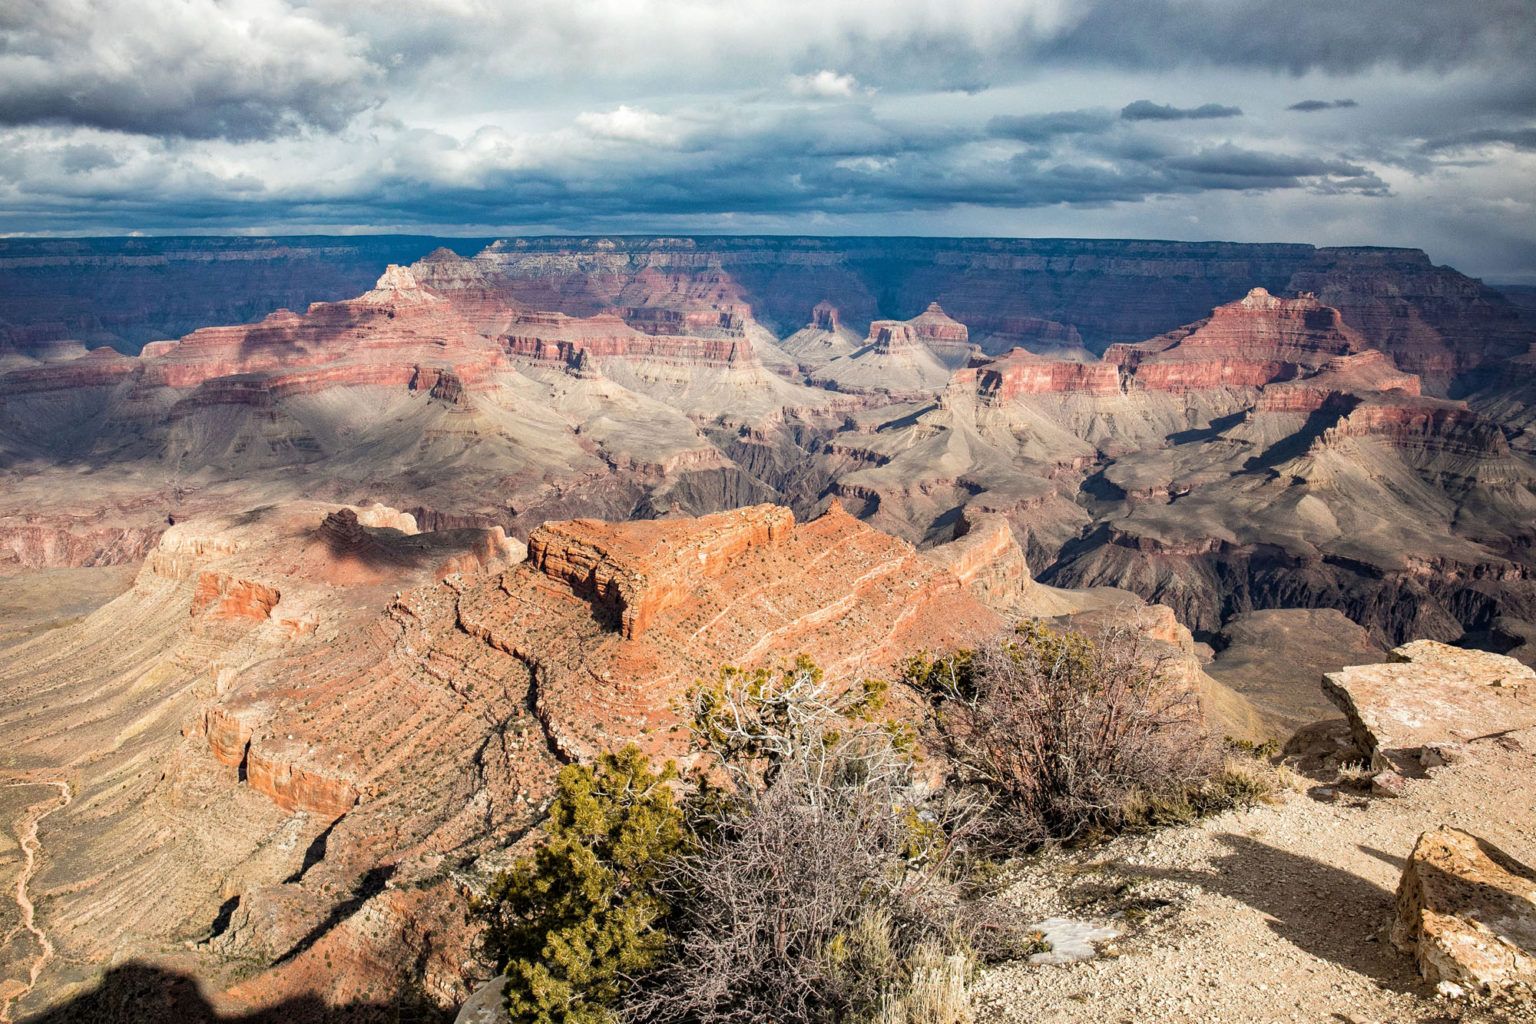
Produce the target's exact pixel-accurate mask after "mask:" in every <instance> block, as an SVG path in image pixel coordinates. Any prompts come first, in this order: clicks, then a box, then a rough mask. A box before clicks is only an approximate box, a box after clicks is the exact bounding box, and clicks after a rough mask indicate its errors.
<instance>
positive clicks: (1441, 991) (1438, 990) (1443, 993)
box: [1435, 981, 1467, 999]
mask: <svg viewBox="0 0 1536 1024" xmlns="http://www.w3.org/2000/svg"><path fill="white" fill-rule="evenodd" d="M1435 994H1436V995H1438V996H1440V998H1442V999H1465V998H1467V990H1466V989H1464V988H1462V987H1461V986H1460V985H1458V984H1456V983H1455V982H1454V981H1442V982H1441V983H1440V984H1438V985H1436V986H1435Z"/></svg>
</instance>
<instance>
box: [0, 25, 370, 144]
mask: <svg viewBox="0 0 1536 1024" xmlns="http://www.w3.org/2000/svg"><path fill="white" fill-rule="evenodd" d="M362 49H363V44H362V43H361V41H359V40H356V39H353V38H350V37H349V36H348V35H347V34H346V33H345V32H343V31H341V30H339V29H337V28H335V27H334V26H331V25H328V24H326V23H324V22H322V21H320V20H318V19H316V18H315V17H313V16H310V15H309V14H307V13H305V12H302V11H298V10H294V9H290V8H289V7H287V6H286V5H285V4H283V3H281V2H279V0H234V2H230V3H218V2H215V0H179V2H176V3H161V2H156V0H116V2H108V3H102V4H97V3H88V2H85V0H56V2H51V3H17V4H13V5H11V6H10V7H9V8H8V10H7V12H6V13H5V14H3V15H0V124H11V125H20V124H69V125H80V126H85V127H90V128H100V129H106V130H111V131H123V132H134V133H140V134H146V135H156V136H167V137H183V138H193V139H208V138H227V139H259V138H265V137H269V136H272V135H278V134H284V133H291V132H295V131H298V130H301V129H305V128H318V129H322V130H326V131H335V130H338V129H340V128H342V127H343V126H345V125H346V124H347V123H348V122H349V121H350V120H351V119H352V118H353V117H354V116H355V115H356V114H357V113H359V112H360V111H362V110H364V109H367V108H368V107H369V106H371V105H372V104H374V103H375V102H377V98H378V93H377V87H378V85H379V82H380V76H379V72H378V69H376V68H374V67H373V66H372V65H370V64H369V63H368V62H367V60H365V59H364V58H363V57H362V55H361V51H362Z"/></svg>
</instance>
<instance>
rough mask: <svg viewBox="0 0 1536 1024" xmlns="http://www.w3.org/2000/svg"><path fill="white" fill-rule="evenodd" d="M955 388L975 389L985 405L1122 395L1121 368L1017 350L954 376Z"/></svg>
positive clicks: (1106, 363) (1104, 363)
mask: <svg viewBox="0 0 1536 1024" xmlns="http://www.w3.org/2000/svg"><path fill="white" fill-rule="evenodd" d="M954 385H955V386H957V387H967V386H970V387H974V388H975V391H976V394H977V395H978V396H979V397H980V398H981V400H982V401H983V402H984V403H986V404H987V405H1000V404H1003V403H1006V402H1011V401H1013V400H1014V399H1016V398H1019V397H1021V396H1024V395H1096V396H1101V397H1102V396H1108V395H1118V394H1120V393H1121V390H1122V385H1121V381H1120V369H1119V367H1118V366H1116V365H1114V364H1113V363H1108V362H1092V363H1084V362H1076V361H1072V360H1066V359H1051V358H1049V357H1047V356H1038V355H1035V354H1034V353H1032V352H1030V351H1028V350H1026V349H1022V348H1016V349H1014V350H1013V351H1011V352H1009V353H1008V354H1007V355H1005V356H1002V357H1000V358H998V359H994V360H992V361H990V362H985V363H982V364H981V365H979V366H975V367H972V368H970V369H965V370H961V371H959V372H958V373H957V374H955V377H954Z"/></svg>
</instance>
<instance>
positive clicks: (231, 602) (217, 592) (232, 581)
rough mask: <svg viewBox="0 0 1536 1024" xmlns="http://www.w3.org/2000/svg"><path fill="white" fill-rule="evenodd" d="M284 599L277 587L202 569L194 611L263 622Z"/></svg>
mask: <svg viewBox="0 0 1536 1024" xmlns="http://www.w3.org/2000/svg"><path fill="white" fill-rule="evenodd" d="M280 600H282V594H281V593H279V592H278V590H277V588H276V587H269V586H266V585H265V584H261V583H257V582H255V581H254V580H243V579H237V578H235V577H233V576H229V575H227V574H225V573H221V572H200V573H198V574H197V587H196V589H194V590H193V591H192V609H191V611H192V614H193V615H194V616H204V617H207V618H211V619H231V620H240V619H245V620H249V621H251V622H264V621H266V620H267V619H269V618H271V617H272V609H274V608H276V607H277V603H278V602H279V601H280Z"/></svg>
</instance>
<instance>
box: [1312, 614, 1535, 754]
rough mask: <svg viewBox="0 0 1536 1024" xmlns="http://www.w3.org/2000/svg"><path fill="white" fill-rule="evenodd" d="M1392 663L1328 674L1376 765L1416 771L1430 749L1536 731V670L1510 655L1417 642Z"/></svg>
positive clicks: (1331, 692) (1332, 692)
mask: <svg viewBox="0 0 1536 1024" xmlns="http://www.w3.org/2000/svg"><path fill="white" fill-rule="evenodd" d="M1392 659H1393V660H1392V661H1390V662H1386V663H1383V664H1377V665H1354V666H1351V667H1349V668H1345V669H1341V670H1340V671H1338V672H1329V673H1328V674H1326V675H1325V676H1323V691H1324V692H1325V693H1327V694H1328V696H1329V698H1330V699H1331V700H1332V701H1333V702H1334V703H1335V704H1337V705H1338V706H1339V708H1340V709H1341V710H1342V711H1343V712H1344V716H1345V717H1346V718H1348V719H1349V724H1350V731H1351V732H1352V733H1353V735H1354V738H1355V742H1356V744H1357V745H1358V746H1359V747H1360V749H1361V751H1363V752H1364V753H1365V754H1366V755H1367V756H1368V757H1369V758H1370V761H1371V766H1372V767H1373V768H1377V769H1380V770H1385V769H1388V768H1393V769H1397V770H1402V769H1405V768H1411V767H1412V766H1415V765H1417V764H1419V763H1421V758H1422V752H1423V750H1424V748H1425V747H1427V746H1429V747H1433V746H1437V745H1440V744H1447V743H1451V744H1455V743H1465V742H1467V741H1468V740H1474V739H1481V738H1486V737H1489V736H1495V735H1498V734H1499V733H1503V732H1508V731H1511V730H1514V729H1528V728H1531V727H1532V726H1536V686H1532V685H1530V684H1531V683H1532V682H1536V671H1532V670H1531V669H1530V668H1528V667H1527V666H1525V665H1522V664H1520V663H1519V662H1518V661H1516V660H1515V659H1513V658H1507V657H1504V656H1503V655H1501V654H1489V653H1487V652H1486V651H1467V650H1462V649H1461V648H1458V647H1450V646H1448V645H1446V644H1442V643H1436V642H1435V641H1432V640H1415V641H1414V642H1413V643H1410V644H1404V645H1403V646H1402V647H1399V648H1397V649H1396V650H1394V651H1393V652H1392Z"/></svg>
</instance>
